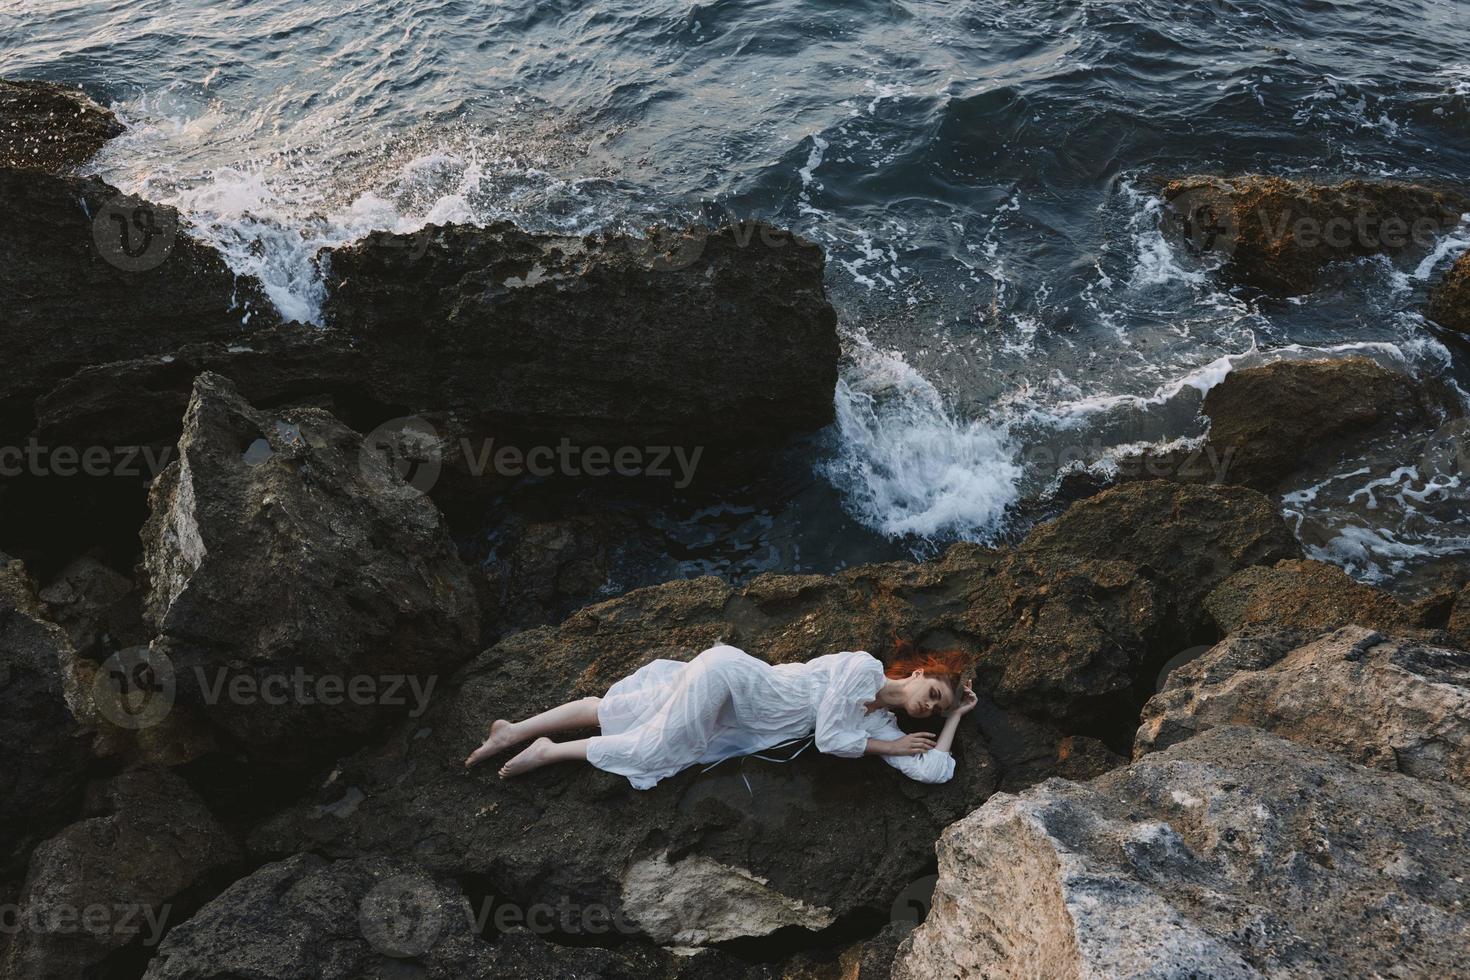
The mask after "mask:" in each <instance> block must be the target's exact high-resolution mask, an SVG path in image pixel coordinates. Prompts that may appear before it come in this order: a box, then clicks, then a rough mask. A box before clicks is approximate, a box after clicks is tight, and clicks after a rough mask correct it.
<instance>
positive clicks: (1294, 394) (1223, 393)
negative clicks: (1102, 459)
mask: <svg viewBox="0 0 1470 980" xmlns="http://www.w3.org/2000/svg"><path fill="white" fill-rule="evenodd" d="M1203 411H1204V414H1205V415H1207V416H1209V419H1210V432H1209V443H1210V447H1211V449H1212V450H1213V452H1214V455H1215V457H1216V458H1217V459H1219V460H1220V461H1221V462H1222V464H1223V467H1224V472H1225V482H1227V483H1235V484H1242V485H1245V486H1251V487H1255V488H1257V489H1259V490H1269V489H1271V488H1272V487H1274V486H1276V485H1277V484H1278V483H1280V482H1281V481H1282V480H1283V479H1285V478H1287V477H1289V476H1290V475H1291V474H1292V473H1294V472H1296V471H1298V470H1304V469H1307V468H1309V467H1312V466H1316V465H1320V464H1328V463H1333V462H1336V461H1337V459H1338V457H1339V456H1341V455H1342V454H1343V453H1344V452H1345V451H1348V450H1350V449H1357V448H1361V447H1362V446H1363V445H1365V444H1367V443H1369V442H1371V441H1372V440H1374V439H1376V438H1379V437H1381V436H1382V435H1384V434H1386V433H1387V432H1389V431H1399V432H1404V431H1409V430H1421V429H1422V430H1424V431H1426V432H1427V431H1428V429H1429V428H1430V427H1432V425H1433V420H1434V417H1435V409H1434V407H1433V406H1432V405H1431V404H1430V403H1429V399H1428V398H1427V397H1426V396H1425V394H1424V392H1423V391H1422V389H1421V387H1420V384H1419V383H1418V382H1417V381H1415V380H1414V379H1413V378H1411V377H1410V376H1409V375H1407V374H1404V373H1402V372H1399V371H1390V370H1389V369H1388V368H1385V367H1382V366H1380V365H1379V364H1378V363H1377V362H1375V361H1372V360H1369V359H1368V358H1366V357H1346V358H1338V359H1333V360H1310V361H1295V360H1293V361H1276V362H1274V363H1271V364H1264V365H1261V366H1259V367H1248V368H1241V369H1240V370H1237V371H1231V372H1230V373H1229V374H1228V375H1226V376H1225V380H1224V381H1222V382H1220V383H1219V384H1218V385H1216V386H1215V387H1213V388H1211V389H1210V391H1209V394H1207V395H1206V396H1205V403H1204V409H1203Z"/></svg>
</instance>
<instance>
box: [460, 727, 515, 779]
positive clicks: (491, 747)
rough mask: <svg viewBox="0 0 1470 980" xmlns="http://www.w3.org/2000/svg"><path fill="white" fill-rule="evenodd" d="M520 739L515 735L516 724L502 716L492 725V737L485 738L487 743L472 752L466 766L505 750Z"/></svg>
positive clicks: (466, 760) (465, 762)
mask: <svg viewBox="0 0 1470 980" xmlns="http://www.w3.org/2000/svg"><path fill="white" fill-rule="evenodd" d="M517 741H519V740H518V739H517V738H516V736H515V726H513V725H512V724H511V723H510V722H508V721H506V720H505V719H504V718H501V719H499V720H497V721H495V722H494V723H493V724H491V726H490V737H489V738H487V739H485V744H484V745H481V746H480V747H479V748H478V749H475V751H473V752H471V753H470V755H469V758H467V759H465V760H464V765H465V768H466V769H468V768H469V767H471V766H474V765H478V764H479V763H481V762H484V761H485V760H486V759H488V758H490V757H491V756H492V755H496V754H497V753H500V752H504V751H505V750H506V749H508V748H510V747H511V746H512V745H514V744H516V742H517Z"/></svg>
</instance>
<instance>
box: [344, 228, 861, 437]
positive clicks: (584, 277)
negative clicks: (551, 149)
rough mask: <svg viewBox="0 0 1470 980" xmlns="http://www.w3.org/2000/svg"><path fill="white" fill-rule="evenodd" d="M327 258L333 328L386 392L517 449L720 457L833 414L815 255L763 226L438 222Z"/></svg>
mask: <svg viewBox="0 0 1470 980" xmlns="http://www.w3.org/2000/svg"><path fill="white" fill-rule="evenodd" d="M323 258H324V261H325V263H326V265H327V268H328V269H329V275H328V282H327V286H328V296H327V301H326V306H325V313H326V316H327V319H328V322H329V323H330V324H331V325H333V326H335V327H336V328H337V329H340V330H342V331H343V332H345V333H347V334H348V335H350V336H351V337H352V338H353V340H354V342H355V343H356V344H357V346H358V348H359V349H360V350H361V351H362V352H363V353H364V354H365V355H366V356H367V370H368V372H369V375H370V378H371V381H372V383H373V385H374V387H375V388H376V389H377V391H378V393H379V396H380V398H382V399H383V400H385V401H391V402H400V403H403V404H405V405H410V406H413V407H414V408H415V409H416V410H419V409H432V410H433V411H434V412H435V413H436V415H437V416H438V417H436V419H435V421H436V424H439V425H440V427H441V428H444V427H447V428H459V429H462V430H463V431H467V432H470V433H473V434H476V435H483V434H485V433H489V434H493V435H495V436H498V437H499V444H506V443H514V444H516V445H517V446H518V448H520V449H522V450H523V451H524V450H526V449H529V448H532V445H531V444H535V443H538V442H541V443H544V442H546V441H547V440H551V442H552V444H553V445H554V444H555V443H556V440H558V439H560V438H562V437H566V438H568V439H570V440H572V441H573V442H575V443H579V444H595V445H602V446H606V447H608V448H610V449H616V448H618V447H622V446H646V445H650V444H660V445H674V446H680V447H683V448H685V449H687V450H690V451H692V450H693V449H695V448H699V447H705V448H706V449H707V450H708V451H709V456H710V457H711V458H713V457H714V456H716V455H717V453H718V454H720V455H721V456H722V457H724V456H728V455H731V454H733V453H735V452H736V451H737V450H738V449H739V448H741V447H769V446H772V445H776V444H779V443H780V442H782V441H784V440H785V439H786V438H787V437H788V436H789V435H791V434H792V433H799V432H806V431H810V430H813V429H817V428H820V427H822V426H824V425H826V424H827V423H828V422H830V421H831V420H832V417H833V415H832V412H833V408H832V397H833V391H834V388H835V386H836V381H837V358H838V341H837V330H836V323H837V319H836V314H835V313H834V312H833V310H832V307H831V305H830V304H829V303H828V302H827V298H826V294H825V292H824V288H823V284H822V274H823V267H824V259H823V255H822V251H821V249H820V248H818V247H817V246H816V245H813V244H812V243H810V242H807V241H805V240H803V239H801V238H798V237H796V236H794V235H791V234H789V233H787V232H782V231H779V230H778V229H775V228H771V227H769V226H766V225H762V224H757V225H752V226H748V227H743V226H742V227H726V228H722V229H719V230H716V231H711V230H708V229H703V228H690V229H688V230H686V231H683V232H677V231H669V230H653V231H651V232H650V233H649V236H648V237H647V238H629V237H625V236H618V235H608V236H602V237H587V238H572V237H564V236H554V235H538V234H532V233H529V232H525V231H522V230H520V229H518V228H516V227H514V226H512V225H509V224H504V223H497V224H492V225H490V226H488V227H485V228H474V227H468V226H431V227H430V228H427V229H425V230H424V231H422V232H418V233H415V234H414V235H398V234H390V233H386V232H375V233H373V234H371V235H369V236H368V237H367V238H365V239H363V240H362V241H359V242H356V243H354V244H352V245H347V246H343V247H340V248H337V249H334V250H332V251H330V252H328V253H326V254H325V255H324V256H323ZM426 354H427V355H429V356H426ZM440 418H448V419H450V420H451V421H449V422H445V423H440V422H439V419H440Z"/></svg>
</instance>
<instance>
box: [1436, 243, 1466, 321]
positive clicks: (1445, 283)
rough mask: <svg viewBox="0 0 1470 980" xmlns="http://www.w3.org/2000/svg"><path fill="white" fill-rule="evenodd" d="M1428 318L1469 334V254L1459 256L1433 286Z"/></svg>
mask: <svg viewBox="0 0 1470 980" xmlns="http://www.w3.org/2000/svg"><path fill="white" fill-rule="evenodd" d="M1429 316H1430V318H1431V319H1433V320H1434V321H1435V322H1437V323H1439V324H1440V325H1441V326H1444V327H1449V328H1450V329H1451V330H1458V331H1459V332H1460V333H1470V253H1466V254H1465V255H1462V256H1460V258H1459V259H1458V260H1457V261H1456V262H1455V264H1454V265H1453V266H1451V267H1450V269H1449V271H1448V272H1446V273H1445V275H1444V278H1443V279H1441V280H1440V282H1439V284H1438V285H1437V286H1435V288H1434V293H1433V295H1432V296H1431V297H1430V303H1429Z"/></svg>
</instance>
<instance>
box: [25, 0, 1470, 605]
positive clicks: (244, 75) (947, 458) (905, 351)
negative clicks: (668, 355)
mask: <svg viewBox="0 0 1470 980" xmlns="http://www.w3.org/2000/svg"><path fill="white" fill-rule="evenodd" d="M0 75H4V76H7V77H17V78H19V77H38V78H46V79H53V80H60V81H65V82H70V83H80V84H82V85H83V86H84V87H86V88H87V89H88V90H89V91H90V92H91V93H92V94H94V95H95V96H96V97H98V98H99V99H101V100H102V101H103V102H105V103H109V104H111V105H112V106H113V107H114V108H115V109H116V110H117V112H118V113H119V115H120V116H121V117H122V118H123V119H124V120H125V121H126V122H127V123H128V124H129V125H130V127H131V128H130V130H129V132H128V133H127V135H125V136H124V137H122V138H120V139H119V140H117V141H115V142H114V143H113V144H112V145H110V146H109V147H108V148H107V149H106V150H104V152H103V154H102V156H101V157H100V159H98V160H97V161H96V162H95V164H94V165H93V169H94V170H95V171H96V172H98V173H100V174H101V175H102V176H104V177H105V178H106V179H108V180H110V181H112V182H113V183H116V184H118V185H120V186H123V187H125V188H127V189H130V190H136V191H139V192H141V193H143V194H145V195H148V196H151V197H153V198H155V199H159V200H163V201H167V202H170V203H173V204H176V205H177V206H178V207H179V208H180V209H181V210H182V211H183V212H184V213H185V214H186V215H187V216H188V219H189V221H190V222H191V224H192V225H193V226H194V228H195V230H196V231H197V232H198V233H199V234H201V235H203V236H204V237H206V238H208V239H209V240H211V241H213V242H214V243H216V244H217V245H218V246H219V247H220V248H221V249H222V250H223V251H224V252H225V254H226V256H227V257H228V259H229V261H230V262H231V264H232V265H233V266H234V267H235V268H236V269H237V270H238V271H241V272H249V273H252V274H255V275H258V276H260V277H261V278H262V279H263V280H264V282H265V283H266V285H267V288H268V290H269V292H270V295H271V297H272V299H273V300H274V302H275V303H276V304H277V305H278V306H279V307H280V309H281V311H282V312H283V313H284V314H286V315H287V316H289V317H291V318H294V319H297V320H300V321H302V322H303V323H307V324H309V323H311V322H312V321H314V320H317V319H319V315H320V312H319V311H320V303H321V299H322V290H321V283H320V279H319V274H318V272H317V271H316V269H315V267H314V266H313V265H312V263H311V256H312V255H313V254H314V253H315V251H316V250H317V249H318V248H320V247H322V246H324V245H331V244H336V243H339V242H343V241H348V240H351V239H354V238H357V237H359V236H361V235H362V234H363V233H365V232H367V231H369V230H371V229H375V228H391V229H398V230H412V229H415V228H418V227H420V226H422V225H423V224H425V223H427V222H447V221H461V222H484V221H488V220H490V219H495V218H511V219H514V220H516V221H518V222H520V223H522V224H524V225H526V226H529V227H532V228H539V229H559V230H593V229H600V228H628V229H637V228H642V227H644V226H647V225H649V224H652V223H657V222H670V221H677V222H683V221H688V220H701V221H719V220H723V219H728V218H735V219H748V218H764V219H767V220H770V221H773V222H776V223H779V224H782V225H786V226H789V227H791V228H793V229H795V230H797V231H799V232H801V233H802V234H804V235H806V236H808V237H810V238H813V239H815V240H816V241H818V242H820V243H821V244H822V245H823V246H824V247H825V248H826V250H827V254H828V256H829V274H828V278H829V282H828V285H829V289H830V293H831V296H832V299H833V302H834V304H835V305H836V307H837V309H838V312H839V316H840V319H841V330H842V333H843V338H844V346H845V355H844V359H845V363H844V366H843V373H842V381H841V384H840V386H839V390H838V393H837V412H838V422H837V424H836V425H834V426H833V427H832V428H831V429H830V430H829V431H827V432H824V433H821V434H819V436H818V437H817V438H815V439H813V440H812V441H811V442H810V443H809V444H807V445H805V446H803V447H801V449H800V451H799V453H798V454H797V458H796V460H795V461H794V463H793V466H794V467H795V476H794V477H793V480H792V486H791V487H790V488H789V491H788V492H786V493H785V494H784V495H783V496H782V497H781V500H780V503H778V504H774V505H773V504H771V503H770V502H769V501H766V502H763V503H754V504H746V503H743V502H742V500H741V499H740V496H739V494H732V498H731V499H730V500H727V501H723V502H716V503H714V504H711V503H710V502H709V501H701V502H699V504H698V508H697V510H695V511H694V512H693V513H682V514H676V513H671V514H670V515H669V516H668V520H667V523H668V527H667V529H666V533H667V534H668V535H669V539H670V542H671V549H670V553H671V554H677V556H678V557H677V558H675V559H671V561H672V562H673V563H674V564H675V566H676V567H675V568H673V569H671V570H672V571H676V572H679V573H684V574H688V573H691V572H695V571H702V570H712V571H717V572H721V573H724V574H728V575H732V576H739V575H744V574H748V573H750V572H753V571H757V570H761V569H765V568H781V569H786V570H826V569H831V568H834V567H838V566H841V565H843V564H847V563H851V562H855V561H860V560H865V559H869V558H876V557H888V556H894V555H909V554H918V555H923V554H929V553H932V552H933V551H934V550H935V549H936V548H937V547H939V546H941V545H943V544H944V543H945V542H948V541H951V540H955V539H958V538H968V539H975V540H996V539H1000V538H1005V537H1007V536H1011V535H1014V534H1016V533H1018V532H1019V531H1020V530H1022V529H1023V523H1024V518H1023V517H1022V516H1021V515H1022V514H1024V513H1028V512H1029V511H1028V510H1027V509H1026V508H1024V507H1022V506H1021V505H1022V504H1023V503H1024V502H1026V501H1034V500H1035V499H1037V498H1039V497H1041V498H1044V497H1045V495H1046V493H1047V491H1048V489H1049V488H1050V487H1051V486H1052V485H1053V483H1054V481H1055V480H1056V478H1057V477H1058V475H1059V473H1061V472H1062V471H1064V470H1065V469H1067V468H1068V467H1069V466H1073V467H1075V466H1092V467H1096V468H1099V469H1106V467H1107V466H1108V465H1109V461H1110V460H1111V459H1112V458H1113V457H1114V456H1115V455H1116V454H1117V453H1118V451H1119V450H1120V448H1123V447H1127V446H1130V445H1134V444H1138V443H1160V442H1170V441H1174V440H1190V439H1195V438H1197V437H1198V436H1199V435H1200V433H1201V432H1202V431H1203V422H1202V421H1201V420H1200V419H1199V417H1198V415H1197V412H1198V408H1199V404H1200V399H1201V397H1202V392H1203V391H1205V390H1207V389H1208V387H1209V386H1210V385H1211V384H1212V383H1215V382H1217V381H1218V380H1219V379H1220V378H1222V377H1223V376H1224V375H1225V374H1226V373H1227V372H1228V371H1229V370H1231V369H1232V368H1234V367H1239V366H1241V365H1243V364H1250V363H1252V362H1255V361H1259V360H1261V359H1265V358H1272V357H1280V356H1312V355H1317V354H1319V353H1320V352H1322V351H1327V352H1347V351H1358V352H1362V353H1366V354H1369V355H1370V356H1373V357H1377V358H1380V359H1382V360H1384V361H1385V363H1392V364H1395V365H1397V366H1400V367H1404V368H1406V369H1408V370H1411V371H1414V372H1417V373H1419V374H1420V375H1422V376H1424V377H1426V378H1428V377H1443V378H1447V379H1449V380H1450V381H1452V382H1454V383H1456V384H1458V385H1461V386H1463V387H1465V388H1470V382H1467V380H1466V379H1467V378H1470V371H1467V365H1466V353H1467V351H1466V346H1465V344H1464V341H1463V340H1460V339H1457V338H1454V337H1451V336H1447V335H1445V334H1443V333H1441V332H1440V331H1439V330H1438V328H1436V327H1435V326H1434V325H1432V324H1429V323H1427V322H1426V321H1425V320H1424V318H1423V317H1422V316H1421V315H1420V311H1421V310H1422V309H1423V308H1424V306H1425V295H1426V290H1427V286H1428V284H1429V283H1430V282H1432V281H1433V279H1434V277H1435V276H1436V275H1437V274H1438V273H1439V272H1441V271H1442V270H1443V269H1444V268H1445V267H1446V266H1447V265H1448V264H1449V263H1450V262H1451V261H1453V259H1454V258H1455V257H1456V256H1457V255H1458V254H1459V253H1460V252H1462V251H1464V250H1465V249H1466V248H1467V247H1470V225H1466V226H1464V227H1462V228H1461V229H1460V230H1458V231H1456V232H1454V233H1452V234H1451V235H1449V236H1448V237H1446V238H1445V239H1444V240H1443V241H1441V242H1440V243H1439V245H1438V247H1437V248H1436V249H1435V250H1434V251H1433V252H1432V254H1430V255H1428V256H1417V257H1415V258H1413V259H1411V260H1405V261H1403V262H1399V263H1394V262H1391V261H1388V260H1384V259H1373V260H1364V261H1363V262H1360V263H1357V264H1353V265H1345V266H1341V267H1338V268H1336V269H1333V270H1332V271H1331V272H1330V273H1329V274H1328V275H1327V276H1326V277H1325V279H1324V281H1323V283H1322V285H1321V288H1319V289H1318V290H1317V291H1316V292H1314V293H1313V294H1311V295H1309V296H1307V297H1304V298H1302V299H1301V300H1300V301H1295V302H1261V301H1258V300H1256V299H1252V298H1250V297H1242V296H1237V295H1233V294H1231V293H1230V292H1227V291H1224V290H1222V288H1221V287H1220V286H1219V284H1218V283H1217V282H1216V280H1215V279H1214V278H1213V277H1212V276H1211V275H1210V274H1209V272H1208V270H1205V269H1202V268H1199V267H1197V266H1196V265H1193V264H1192V263H1191V261H1190V259H1189V257H1188V256H1186V255H1181V254H1179V253H1178V252H1177V251H1176V250H1175V249H1174V248H1173V247H1172V246H1171V245H1170V243H1169V242H1167V241H1166V240H1165V238H1164V237H1163V236H1162V235H1161V234H1160V232H1159V230H1158V220H1157V219H1158V213H1159V206H1160V205H1159V201H1158V200H1157V198H1156V197H1155V196H1154V191H1155V190H1156V188H1157V186H1158V181H1159V180H1160V179H1161V178H1167V177H1171V176H1178V175H1184V174H1189V173H1198V172H1218V173H1240V172H1246V171H1259V172H1267V173H1274V174H1283V175H1299V176H1308V177H1313V178H1323V179H1329V178H1338V177H1344V176H1351V175H1357V176H1369V177H1387V178H1400V179H1424V180H1431V181H1438V182H1451V183H1456V182H1457V183H1461V184H1467V185H1470V3H1467V2H1465V0H1397V2H1389V0H1334V2H1329V0H1106V2H1105V0H1046V2H1038V0H973V2H948V3H943V2H919V0H908V2H897V0H846V2H841V3H837V2H828V0H720V2H711V3H673V2H666V0H640V2H622V0H603V2H577V3H573V2H566V0H534V2H532V0H505V2H473V0H317V2H311V0H233V2H212V3H211V2H202V0H114V2H98V0H0ZM1429 469H1430V468H1429V467H1428V466H1426V465H1424V461H1423V460H1422V459H1421V458H1420V457H1419V456H1418V455H1417V451H1416V450H1414V449H1413V447H1388V448H1387V449H1383V450H1381V451H1377V452H1375V453H1373V454H1369V455H1367V456H1365V458H1364V459H1362V460H1354V461H1350V465H1346V466H1345V467H1344V468H1343V469H1342V471H1341V472H1338V473H1332V474H1327V475H1325V476H1323V475H1320V474H1319V475H1318V477H1316V478H1314V481H1313V483H1312V484H1311V485H1309V486H1303V487H1300V488H1297V490H1296V491H1295V492H1293V493H1291V494H1288V495H1287V497H1286V498H1284V499H1283V501H1282V506H1283V509H1284V510H1286V511H1287V513H1288V516H1289V517H1290V518H1291V520H1292V522H1293V523H1294V525H1295V526H1297V528H1298V533H1299V534H1300V536H1301V537H1302V540H1303V542H1304V543H1305V544H1306V546H1307V548H1308V550H1309V552H1310V553H1311V554H1313V555H1314V556H1317V557H1321V558H1325V559H1328V560H1332V561H1335V562H1337V563H1339V564H1342V565H1344V566H1345V567H1347V568H1348V569H1349V570H1350V571H1352V572H1353V574H1355V575H1357V576H1359V577H1361V578H1364V579H1367V580H1371V581H1379V582H1400V583H1403V582H1408V581H1411V580H1412V579H1413V578H1414V577H1415V575H1416V574H1417V573H1419V572H1420V571H1421V570H1422V569H1424V568H1426V567H1432V566H1434V565H1435V564H1437V563H1442V562H1444V561H1447V560H1448V561H1453V560H1457V559H1462V558H1463V556H1464V554H1465V553H1466V552H1467V551H1470V508H1467V507H1466V506H1465V504H1466V502H1467V501H1466V498H1467V496H1470V488H1467V487H1462V486H1460V485H1459V482H1458V478H1454V479H1447V478H1445V477H1444V476H1443V475H1437V474H1436V473H1432V472H1429ZM674 545H677V547H674Z"/></svg>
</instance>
